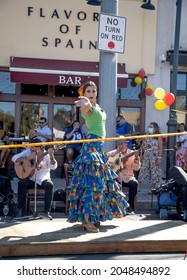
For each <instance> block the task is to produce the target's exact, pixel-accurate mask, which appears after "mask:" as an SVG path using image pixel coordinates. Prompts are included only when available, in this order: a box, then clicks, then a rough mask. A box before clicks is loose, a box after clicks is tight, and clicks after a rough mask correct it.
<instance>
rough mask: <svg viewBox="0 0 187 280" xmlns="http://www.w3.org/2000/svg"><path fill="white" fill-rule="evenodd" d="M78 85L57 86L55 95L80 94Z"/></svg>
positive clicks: (70, 95) (68, 95)
mask: <svg viewBox="0 0 187 280" xmlns="http://www.w3.org/2000/svg"><path fill="white" fill-rule="evenodd" d="M77 90H78V87H72V86H55V88H54V95H55V96H58V97H75V96H78V92H77Z"/></svg>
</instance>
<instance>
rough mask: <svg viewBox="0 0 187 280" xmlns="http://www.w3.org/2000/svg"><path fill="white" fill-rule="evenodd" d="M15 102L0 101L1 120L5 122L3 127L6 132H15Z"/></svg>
mask: <svg viewBox="0 0 187 280" xmlns="http://www.w3.org/2000/svg"><path fill="white" fill-rule="evenodd" d="M14 116H15V103H14V102H0V121H1V122H2V123H3V129H4V130H5V131H6V132H10V133H11V134H12V133H14Z"/></svg>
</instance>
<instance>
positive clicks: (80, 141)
mask: <svg viewBox="0 0 187 280" xmlns="http://www.w3.org/2000/svg"><path fill="white" fill-rule="evenodd" d="M186 134H187V132H176V133H162V134H154V135H153V134H152V135H147V134H146V135H135V136H132V135H130V136H124V138H123V139H124V140H129V139H135V140H137V139H144V138H159V137H171V136H180V135H186ZM117 140H121V137H109V138H99V139H82V140H68V141H53V142H40V143H24V144H9V145H2V146H0V149H8V148H9V149H14V148H26V147H32V146H35V147H37V146H51V145H66V144H70V143H71V144H73V143H89V142H105V141H117ZM23 142H24V140H23Z"/></svg>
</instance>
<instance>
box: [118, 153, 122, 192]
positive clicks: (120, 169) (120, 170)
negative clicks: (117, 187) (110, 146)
mask: <svg viewBox="0 0 187 280" xmlns="http://www.w3.org/2000/svg"><path fill="white" fill-rule="evenodd" d="M121 163H122V162H121V152H119V173H121V172H122V167H121ZM120 176H121V175H120ZM120 183H121V191H122V180H121V177H120Z"/></svg>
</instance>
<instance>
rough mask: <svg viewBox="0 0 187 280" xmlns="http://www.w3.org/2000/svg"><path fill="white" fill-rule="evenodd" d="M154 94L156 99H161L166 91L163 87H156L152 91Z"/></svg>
mask: <svg viewBox="0 0 187 280" xmlns="http://www.w3.org/2000/svg"><path fill="white" fill-rule="evenodd" d="M154 95H155V97H156V98H157V99H163V98H164V96H165V95H166V93H165V90H164V89H163V88H156V89H155V91H154Z"/></svg>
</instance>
